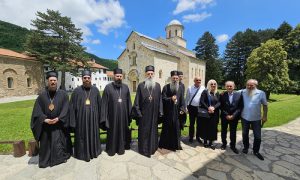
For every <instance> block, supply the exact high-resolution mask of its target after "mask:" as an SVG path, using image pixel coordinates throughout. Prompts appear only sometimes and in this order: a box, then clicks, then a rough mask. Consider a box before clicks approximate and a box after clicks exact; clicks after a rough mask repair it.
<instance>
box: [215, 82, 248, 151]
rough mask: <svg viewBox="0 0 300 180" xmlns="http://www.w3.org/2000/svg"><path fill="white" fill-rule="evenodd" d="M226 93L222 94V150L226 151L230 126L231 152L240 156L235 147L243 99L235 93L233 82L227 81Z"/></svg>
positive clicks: (239, 94)
mask: <svg viewBox="0 0 300 180" xmlns="http://www.w3.org/2000/svg"><path fill="white" fill-rule="evenodd" d="M225 88H226V91H225V92H224V93H221V95H220V102H221V129H222V130H221V138H222V143H223V144H222V146H221V149H222V150H225V149H226V145H227V141H226V137H227V128H228V124H229V128H230V148H231V150H232V151H233V152H234V153H236V154H238V153H239V152H238V150H237V149H236V147H235V144H236V128H237V124H238V120H239V119H240V116H241V111H242V109H243V98H242V96H241V93H239V92H235V91H234V88H235V84H234V82H233V81H227V82H226V83H225Z"/></svg>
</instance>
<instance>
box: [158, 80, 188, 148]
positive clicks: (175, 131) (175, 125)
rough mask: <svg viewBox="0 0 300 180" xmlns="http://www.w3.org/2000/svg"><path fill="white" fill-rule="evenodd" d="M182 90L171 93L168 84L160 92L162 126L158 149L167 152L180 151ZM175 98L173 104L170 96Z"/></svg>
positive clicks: (182, 107) (183, 109)
mask: <svg viewBox="0 0 300 180" xmlns="http://www.w3.org/2000/svg"><path fill="white" fill-rule="evenodd" d="M182 90H183V89H182V88H180V87H179V88H178V91H177V92H172V91H171V89H170V84H167V85H165V86H164V88H163V91H162V101H163V109H164V112H163V113H164V116H163V126H162V131H161V135H160V140H159V147H160V148H164V149H169V150H173V151H174V150H178V149H181V146H180V122H179V119H178V117H179V112H180V111H183V112H185V103H184V98H183V93H182V92H181V91H182ZM173 95H176V96H177V103H174V101H173V100H172V96H173Z"/></svg>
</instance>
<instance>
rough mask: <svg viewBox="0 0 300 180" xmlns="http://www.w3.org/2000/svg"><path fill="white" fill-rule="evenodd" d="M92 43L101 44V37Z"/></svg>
mask: <svg viewBox="0 0 300 180" xmlns="http://www.w3.org/2000/svg"><path fill="white" fill-rule="evenodd" d="M91 43H92V44H101V41H100V40H99V39H94V40H92V42H91Z"/></svg>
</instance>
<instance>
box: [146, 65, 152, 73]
mask: <svg viewBox="0 0 300 180" xmlns="http://www.w3.org/2000/svg"><path fill="white" fill-rule="evenodd" d="M147 71H153V72H154V66H152V65H149V66H146V67H145V72H147Z"/></svg>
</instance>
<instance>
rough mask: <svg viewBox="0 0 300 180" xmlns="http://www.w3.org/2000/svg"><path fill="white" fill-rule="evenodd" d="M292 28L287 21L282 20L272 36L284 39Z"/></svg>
mask: <svg viewBox="0 0 300 180" xmlns="http://www.w3.org/2000/svg"><path fill="white" fill-rule="evenodd" d="M292 30H293V27H292V26H291V25H290V24H289V23H287V22H285V21H283V23H282V24H281V25H280V26H279V28H278V29H277V30H276V32H275V33H274V36H273V38H274V39H283V40H284V39H285V38H286V37H287V36H288V34H289V33H290V32H291V31H292Z"/></svg>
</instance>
